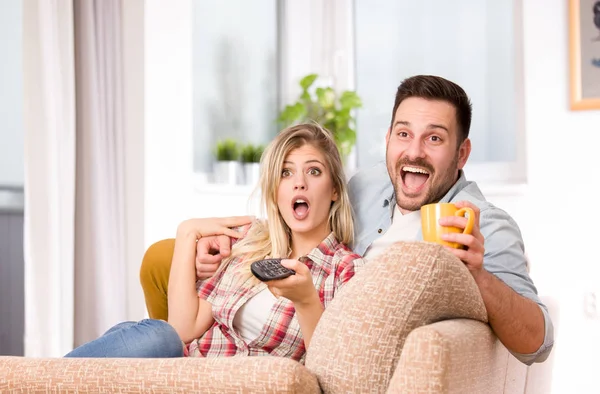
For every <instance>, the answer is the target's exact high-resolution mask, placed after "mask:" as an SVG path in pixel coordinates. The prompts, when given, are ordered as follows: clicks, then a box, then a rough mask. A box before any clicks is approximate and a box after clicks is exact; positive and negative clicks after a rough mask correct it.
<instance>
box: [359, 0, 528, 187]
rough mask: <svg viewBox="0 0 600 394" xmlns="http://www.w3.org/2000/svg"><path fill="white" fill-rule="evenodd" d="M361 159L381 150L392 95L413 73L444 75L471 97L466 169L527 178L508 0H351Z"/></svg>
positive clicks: (513, 14) (364, 162)
mask: <svg viewBox="0 0 600 394" xmlns="http://www.w3.org/2000/svg"><path fill="white" fill-rule="evenodd" d="M354 7H355V18H354V20H355V26H354V32H355V65H356V89H357V91H358V93H359V94H360V95H361V97H362V98H363V108H362V109H361V110H359V111H358V114H357V123H358V124H357V130H358V136H357V138H358V165H359V167H365V166H369V165H372V164H374V163H375V162H377V161H379V160H381V159H382V158H383V157H384V156H385V141H384V135H385V133H386V132H387V129H388V127H389V124H390V121H391V116H392V113H391V112H392V107H393V102H394V95H395V91H396V88H397V87H398V85H399V84H400V82H401V81H402V80H403V79H404V78H406V77H409V76H412V75H416V74H434V75H440V76H443V77H445V78H447V79H449V80H452V81H454V82H456V83H458V84H459V85H461V86H462V87H463V88H464V89H465V91H466V92H467V94H468V95H469V96H470V98H471V101H472V102H473V121H472V124H471V132H470V138H471V141H472V145H473V150H472V153H471V157H470V159H469V163H468V167H467V169H466V171H467V175H468V177H469V178H470V179H474V180H477V181H515V182H519V181H523V180H525V179H524V178H525V174H524V165H523V164H522V163H523V162H524V159H523V151H524V149H523V142H524V138H522V134H523V132H522V127H523V121H522V115H521V112H520V111H522V98H521V96H522V88H521V84H519V81H520V73H521V71H520V68H519V67H518V66H517V65H518V60H520V58H519V56H520V52H519V51H520V44H519V43H518V42H519V41H518V38H520V37H519V28H520V24H519V23H518V22H519V17H518V11H519V10H516V9H515V4H514V2H512V1H494V0H482V1H471V0H456V1H445V0H427V1H420V2H415V1H408V0H405V1H397V0H386V1H384V0H380V1H377V2H376V6H375V3H374V2H372V1H370V0H355V1H354Z"/></svg>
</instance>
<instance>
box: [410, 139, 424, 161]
mask: <svg viewBox="0 0 600 394" xmlns="http://www.w3.org/2000/svg"><path fill="white" fill-rule="evenodd" d="M405 153H406V156H408V158H409V159H416V158H420V157H424V156H425V149H423V144H422V143H421V141H420V140H418V139H416V138H415V139H413V140H412V141H411V142H410V144H409V145H408V147H407V148H406V151H405Z"/></svg>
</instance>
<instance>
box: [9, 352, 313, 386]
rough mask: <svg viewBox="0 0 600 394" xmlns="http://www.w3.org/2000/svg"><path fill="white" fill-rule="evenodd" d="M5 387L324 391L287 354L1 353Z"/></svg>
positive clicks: (305, 370) (306, 371)
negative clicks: (89, 356) (53, 355)
mask: <svg viewBox="0 0 600 394" xmlns="http://www.w3.org/2000/svg"><path fill="white" fill-rule="evenodd" d="M0 392H2V393H6V392H23V393H24V392H27V393H29V392H36V393H42V392H43V393H45V392H53V393H66V392H69V393H74V392H77V393H113V392H121V393H132V394H133V393H147V392H152V393H158V394H160V393H165V394H166V393H241V392H251V393H255V392H260V393H307V394H308V393H320V389H319V386H318V383H317V379H316V377H315V376H314V375H313V374H312V373H311V372H309V371H308V369H306V368H305V367H304V366H303V365H301V364H300V363H298V362H296V361H293V360H291V359H287V358H282V357H268V356H267V357H222V358H212V359H206V358H161V359H131V358H129V359H127V358H113V359H110V358H99V359H86V358H53V359H43V358H26V357H0Z"/></svg>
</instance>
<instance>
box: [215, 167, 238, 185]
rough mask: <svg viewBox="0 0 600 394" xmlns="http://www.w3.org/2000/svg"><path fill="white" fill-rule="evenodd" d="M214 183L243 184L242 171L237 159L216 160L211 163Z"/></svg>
mask: <svg viewBox="0 0 600 394" xmlns="http://www.w3.org/2000/svg"><path fill="white" fill-rule="evenodd" d="M213 175H214V181H215V183H220V184H225V185H239V184H243V183H244V182H243V176H244V175H243V173H242V170H241V168H240V163H239V162H237V161H216V162H215V163H214V165H213Z"/></svg>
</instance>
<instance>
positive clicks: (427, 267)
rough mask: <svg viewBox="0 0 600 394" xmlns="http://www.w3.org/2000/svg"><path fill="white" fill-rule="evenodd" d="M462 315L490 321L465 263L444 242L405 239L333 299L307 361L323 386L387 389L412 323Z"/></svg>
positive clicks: (347, 389)
mask: <svg viewBox="0 0 600 394" xmlns="http://www.w3.org/2000/svg"><path fill="white" fill-rule="evenodd" d="M461 317H462V318H471V319H476V320H480V321H484V322H485V321H487V313H486V310H485V306H484V304H483V300H482V298H481V295H480V293H479V289H478V288H477V285H476V284H475V281H474V280H473V277H472V276H471V274H470V273H469V271H468V270H467V268H466V267H465V265H464V264H463V263H462V262H461V261H460V260H459V259H457V258H456V257H454V256H453V255H452V254H450V253H449V252H447V251H446V250H445V249H444V248H443V247H441V246H439V245H435V244H430V243H424V242H400V243H397V244H394V245H392V246H391V247H390V248H389V249H388V250H387V251H386V252H384V253H383V254H381V255H380V256H378V257H377V258H375V259H373V260H372V261H369V262H367V264H366V265H365V267H364V268H363V269H362V270H361V271H360V272H358V273H357V274H356V275H355V277H354V278H353V279H352V280H351V281H350V282H348V284H346V286H345V287H344V288H343V289H342V291H340V293H339V294H338V295H337V296H336V298H335V299H334V300H333V302H332V303H331V304H330V305H329V306H328V308H327V309H326V310H325V312H324V313H323V316H322V317H321V320H320V321H319V324H318V325H317V328H316V330H315V333H314V334H313V337H312V341H311V344H310V346H309V348H308V351H307V355H306V367H307V368H308V369H310V370H311V371H312V372H314V373H315V374H316V375H317V378H318V380H319V384H320V385H321V388H322V389H323V391H324V392H325V393H347V392H364V393H366V392H385V391H386V389H387V387H388V385H389V382H390V379H391V377H392V375H393V373H394V370H395V369H396V365H397V363H398V360H399V358H400V354H401V352H402V347H403V345H404V341H405V339H406V337H407V335H408V334H409V333H410V332H411V331H412V330H413V329H415V328H417V327H420V326H423V325H426V324H430V323H433V322H436V321H440V320H445V319H452V318H461Z"/></svg>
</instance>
